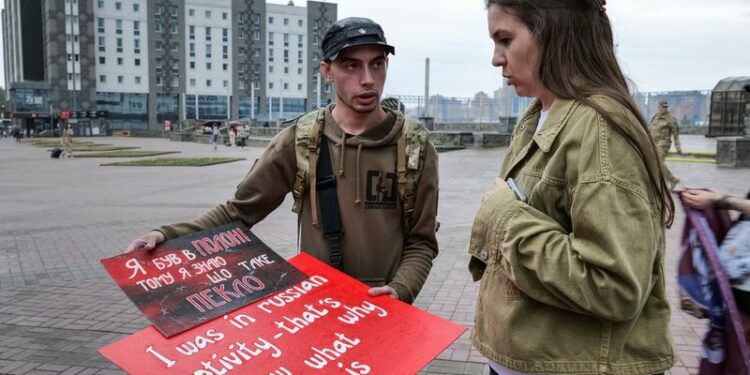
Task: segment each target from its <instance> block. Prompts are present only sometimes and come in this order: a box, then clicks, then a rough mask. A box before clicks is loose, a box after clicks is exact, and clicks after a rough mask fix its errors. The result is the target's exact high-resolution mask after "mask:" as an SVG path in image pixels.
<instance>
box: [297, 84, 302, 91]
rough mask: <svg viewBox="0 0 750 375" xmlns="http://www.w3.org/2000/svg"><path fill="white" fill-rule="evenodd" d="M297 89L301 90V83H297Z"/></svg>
mask: <svg viewBox="0 0 750 375" xmlns="http://www.w3.org/2000/svg"><path fill="white" fill-rule="evenodd" d="M297 90H298V91H302V84H301V83H298V84H297Z"/></svg>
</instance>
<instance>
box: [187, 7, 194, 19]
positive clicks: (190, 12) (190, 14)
mask: <svg viewBox="0 0 750 375" xmlns="http://www.w3.org/2000/svg"><path fill="white" fill-rule="evenodd" d="M188 16H190V17H193V16H195V9H193V8H190V9H188Z"/></svg>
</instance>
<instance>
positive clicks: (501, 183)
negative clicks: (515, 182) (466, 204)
mask: <svg viewBox="0 0 750 375" xmlns="http://www.w3.org/2000/svg"><path fill="white" fill-rule="evenodd" d="M504 189H510V188H509V187H508V183H507V182H505V180H503V179H502V178H500V177H495V185H494V186H493V187H492V188H491V189H490V190H489V191H487V192H486V193H484V195H483V196H482V203H484V202H486V201H487V199H490V197H491V196H493V195H494V194H495V193H497V192H499V191H502V190H504Z"/></svg>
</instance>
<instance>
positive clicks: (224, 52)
mask: <svg viewBox="0 0 750 375" xmlns="http://www.w3.org/2000/svg"><path fill="white" fill-rule="evenodd" d="M221 57H222V58H223V59H228V58H229V46H227V45H223V46H221Z"/></svg>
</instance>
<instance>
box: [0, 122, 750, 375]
mask: <svg viewBox="0 0 750 375" xmlns="http://www.w3.org/2000/svg"><path fill="white" fill-rule="evenodd" d="M683 138H684V139H683V144H684V146H683V148H684V149H685V150H686V151H688V150H689V151H706V150H708V151H710V150H715V142H714V141H713V140H710V139H706V138H703V137H698V136H685V137H683ZM90 140H93V141H95V142H97V143H111V144H116V145H124V146H139V147H141V148H142V149H144V150H174V151H180V152H181V154H179V155H178V156H214V155H219V156H239V157H244V158H246V160H245V161H242V162H235V163H230V164H222V165H217V166H210V167H202V168H195V167H173V168H163V167H102V166H100V164H101V163H105V162H108V161H110V160H107V159H89V158H76V159H72V160H56V159H50V157H49V153H48V152H47V151H46V150H45V149H42V148H36V147H33V146H31V145H29V144H16V143H15V142H14V141H13V140H12V139H10V138H7V139H0V374H65V375H72V374H79V375H80V374H121V373H122V371H120V370H119V369H118V368H117V367H116V366H114V365H113V364H111V363H110V362H109V361H107V360H106V359H105V358H103V357H102V356H101V355H99V354H98V353H97V351H96V350H97V349H98V348H100V347H102V346H104V345H106V344H108V343H111V342H114V341H116V340H118V339H120V338H122V337H124V336H126V335H129V334H131V333H133V332H136V331H138V330H140V329H142V328H144V327H145V326H147V325H148V322H147V320H146V319H145V318H144V317H143V316H142V315H141V314H140V312H139V311H138V310H137V309H136V308H135V306H134V305H133V304H132V303H131V302H130V301H129V300H128V299H127V297H126V296H125V295H124V294H123V293H122V292H121V291H120V290H119V288H118V287H117V286H116V285H115V283H114V282H113V281H112V280H111V279H110V278H109V276H108V275H107V274H106V273H105V271H104V269H103V268H102V267H101V265H100V263H99V260H100V259H102V258H105V257H109V256H112V255H115V254H118V253H120V252H122V251H123V250H124V249H125V247H126V246H127V245H128V243H129V242H130V241H131V240H132V239H133V238H135V237H136V236H138V235H140V234H142V233H144V232H145V231H147V230H149V229H151V228H154V227H157V226H158V225H160V224H163V223H169V222H176V221H180V220H184V219H188V218H190V217H193V216H195V215H197V214H199V213H200V212H202V211H203V210H205V209H207V208H209V207H212V206H213V205H215V204H216V203H217V202H221V201H223V200H225V199H226V198H228V197H230V196H231V195H232V194H233V192H234V189H235V187H236V185H237V184H238V183H239V181H240V180H241V179H242V177H243V176H244V175H245V174H246V173H247V171H248V169H249V168H250V166H251V165H252V162H253V161H254V160H255V159H256V158H257V157H258V156H259V155H260V154H261V152H262V149H259V148H248V149H238V148H228V147H220V148H219V150H218V151H214V150H213V149H212V148H211V146H209V145H203V144H194V143H176V142H170V141H168V140H162V139H139V138H92V139H90ZM504 152H505V149H504V148H500V149H482V150H480V149H467V150H461V151H453V152H448V153H444V154H441V155H440V176H441V182H440V183H441V186H440V189H441V191H440V214H439V220H440V222H441V223H442V225H441V228H440V232H439V233H438V239H439V242H440V249H441V253H440V256H439V257H438V258H437V259H436V262H435V266H434V268H433V270H432V273H431V274H430V277H429V279H428V281H427V284H426V286H425V288H424V289H423V291H422V293H421V294H420V296H419V298H418V300H417V301H416V305H417V306H418V307H420V308H422V309H425V310H428V311H430V312H432V313H434V314H437V315H440V316H442V317H445V318H447V319H451V320H453V321H455V322H458V323H460V324H463V325H465V326H466V327H468V328H470V327H471V325H472V323H473V319H474V313H473V311H474V301H475V298H476V292H477V284H475V283H473V282H472V281H471V280H470V277H469V273H468V271H467V268H466V266H467V261H468V257H467V255H466V249H467V245H468V238H469V231H470V228H471V224H472V221H473V218H474V215H475V213H476V210H477V209H478V206H479V198H480V197H481V195H482V194H483V193H484V192H485V190H486V189H488V188H489V187H490V185H491V183H492V181H493V177H494V176H495V175H496V173H497V170H498V169H499V165H500V161H501V160H502V157H503V154H504ZM670 168H671V169H672V171H673V172H674V173H675V174H676V175H677V176H679V177H680V178H682V180H683V184H684V185H686V186H694V187H703V186H706V187H713V188H716V189H719V190H723V191H727V192H732V193H737V194H744V193H745V192H746V190H747V189H748V181H750V170H748V169H744V170H725V169H718V168H716V167H715V166H714V165H712V164H700V163H670ZM290 208H291V197H289V198H288V199H287V200H286V201H285V202H284V204H283V206H282V207H281V208H280V209H278V210H276V211H275V212H274V213H273V214H271V215H270V216H269V217H268V218H267V219H266V220H265V221H263V222H262V223H261V224H259V225H257V226H256V227H255V228H254V232H255V233H256V234H257V235H258V236H259V237H260V238H261V239H263V240H264V241H265V242H266V243H267V244H268V245H269V246H270V247H271V248H272V249H274V250H276V251H277V252H279V253H280V254H281V255H282V256H284V257H290V256H292V255H293V254H294V251H295V250H294V248H295V243H296V240H295V223H296V221H295V218H294V216H293V214H292V212H291V211H290ZM683 220H684V216H683V215H682V212H681V211H680V210H678V216H677V219H676V222H675V225H674V226H673V228H672V229H671V230H669V232H668V236H669V241H668V250H669V251H668V253H669V256H668V258H667V263H668V264H667V269H668V270H669V275H668V277H667V283H668V286H669V292H670V298H671V302H672V304H673V306H677V297H676V289H675V272H674V271H675V268H676V266H675V265H676V259H677V255H678V254H677V241H678V236H679V233H680V229H681V227H682V223H683ZM672 317H673V319H672V322H671V326H672V333H673V335H674V341H675V344H676V346H677V349H678V351H679V354H680V359H679V361H678V362H677V364H676V365H675V367H674V368H673V369H672V370H671V371H670V372H669V373H671V374H674V375H677V374H695V373H697V365H698V357H699V349H700V336H701V333H702V331H703V327H704V324H705V322H704V321H699V320H696V319H694V318H692V317H690V316H688V315H686V314H683V313H682V312H681V311H680V310H679V309H678V308H674V309H673V314H672ZM485 362H486V361H485V359H484V358H483V357H482V356H481V355H480V354H479V353H478V352H477V351H475V350H473V349H472V347H471V344H470V343H469V340H468V333H467V334H465V335H464V336H463V337H461V338H460V339H459V340H458V341H456V342H455V343H454V344H453V345H451V346H450V347H449V348H448V349H447V350H445V351H444V352H443V353H442V354H440V356H439V357H438V358H437V359H435V360H434V361H433V362H432V363H431V364H430V365H429V366H428V367H426V368H425V369H424V371H423V373H424V374H487V373H488V371H487V367H486V365H485Z"/></svg>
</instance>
